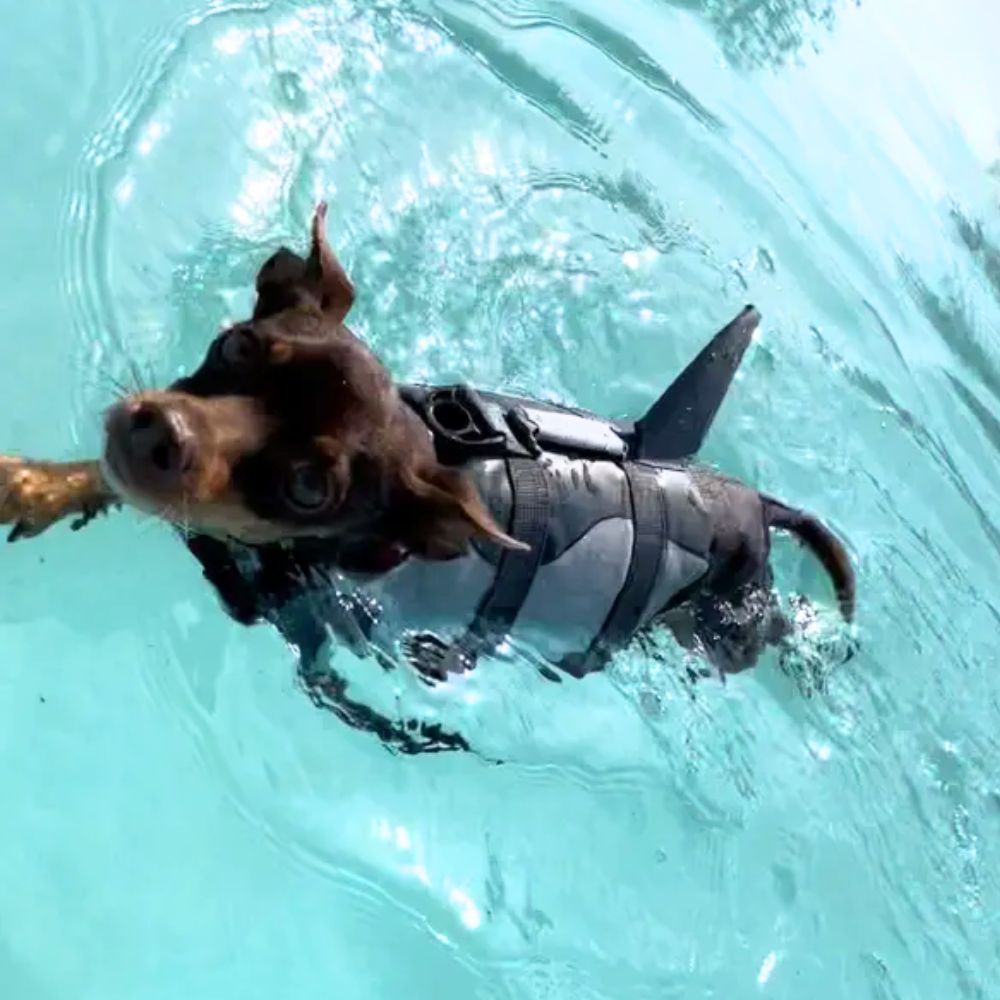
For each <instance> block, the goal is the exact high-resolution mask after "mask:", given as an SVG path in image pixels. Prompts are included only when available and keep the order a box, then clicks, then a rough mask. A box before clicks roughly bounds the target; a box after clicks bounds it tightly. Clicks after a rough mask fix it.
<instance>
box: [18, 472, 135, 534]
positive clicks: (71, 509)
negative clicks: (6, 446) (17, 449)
mask: <svg viewBox="0 0 1000 1000" xmlns="http://www.w3.org/2000/svg"><path fill="white" fill-rule="evenodd" d="M115 502H116V500H115V497H114V496H113V495H112V494H111V493H110V491H109V490H108V488H107V487H106V486H105V484H104V480H103V478H102V477H101V474H100V470H99V468H98V466H97V464H96V463H95V462H33V461H30V460H28V459H24V458H11V457H7V456H0V524H9V525H11V530H10V534H9V535H8V536H7V540H8V541H10V542H16V541H17V540H18V539H20V538H33V537H34V536H36V535H40V534H41V533H42V532H43V531H45V530H46V529H47V528H50V527H51V526H52V525H53V524H55V523H57V522H58V521H61V520H63V519H64V518H67V517H73V518H74V520H73V522H72V525H71V527H72V528H73V530H74V531H75V530H78V529H79V528H82V527H83V526H84V525H85V524H87V523H88V522H90V521H91V520H93V518H95V517H96V516H97V515H98V514H100V513H101V512H102V511H104V510H107V509H108V508H109V507H110V506H112V505H113V504H115Z"/></svg>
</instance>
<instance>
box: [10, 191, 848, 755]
mask: <svg viewBox="0 0 1000 1000" xmlns="http://www.w3.org/2000/svg"><path fill="white" fill-rule="evenodd" d="M325 217H326V206H325V204H321V205H320V206H319V207H318V208H317V210H316V212H315V215H314V217H313V220H312V229H311V245H310V249H309V253H308V256H306V257H302V256H300V255H298V254H296V253H294V252H293V251H291V250H289V249H287V248H284V247H283V248H281V249H279V250H278V251H277V252H276V253H275V254H273V255H272V256H271V257H270V259H268V261H267V262H266V263H265V264H264V265H263V267H262V268H261V270H260V272H259V273H258V275H257V279H256V301H255V305H254V309H253V314H252V316H251V318H250V319H249V320H247V321H245V322H240V323H237V324H235V325H233V326H231V327H229V328H228V329H226V330H224V331H223V332H222V333H221V334H219V335H218V336H217V337H216V338H215V339H214V340H213V342H212V344H211V345H210V347H209V349H208V352H207V354H206V355H205V357H204V359H203V361H202V363H201V365H200V366H199V367H198V368H197V369H196V370H195V371H194V372H192V373H191V374H189V375H185V376H184V377H182V378H180V379H178V380H177V381H176V382H174V383H173V385H171V386H170V387H169V388H167V389H165V390H162V391H143V392H138V393H135V394H133V395H130V396H128V397H126V398H124V399H121V400H119V401H118V402H116V403H115V404H114V405H113V406H111V407H110V409H109V410H108V411H107V413H106V416H105V434H104V438H105V445H104V453H103V456H102V457H101V458H100V459H99V460H94V461H90V462H74V463H52V462H36V461H30V460H26V459H20V458H11V457H5V458H0V489H2V493H0V496H2V503H0V521H2V522H4V523H9V524H12V526H13V527H12V530H11V533H10V539H11V540H17V539H21V538H27V537H32V536H35V535H38V534H40V533H41V532H42V531H44V530H46V529H47V528H49V527H50V526H51V525H53V524H55V523H56V522H58V521H60V520H62V519H64V518H70V519H72V526H73V528H74V529H79V528H82V527H83V526H84V525H86V524H88V523H90V522H91V521H92V520H93V519H94V518H95V517H96V516H97V515H98V514H100V513H102V512H106V511H109V510H111V509H113V508H115V507H118V506H121V505H123V504H124V505H129V506H132V507H134V508H138V509H139V510H142V511H146V512H148V513H151V514H153V515H155V516H157V517H159V518H162V519H164V520H166V521H168V522H170V523H171V524H172V525H174V526H176V527H177V529H178V531H179V532H180V534H181V536H182V537H183V539H184V541H185V543H186V544H187V546H188V548H189V549H190V551H191V552H192V554H193V555H194V556H195V557H196V558H197V559H198V560H199V562H200V563H201V565H202V568H203V571H204V574H205V576H206V578H207V579H208V581H209V582H210V583H211V584H212V585H213V586H214V587H215V589H216V590H217V592H218V594H219V596H220V597H221V599H222V602H223V604H224V606H225V608H226V609H227V610H228V612H229V613H230V615H231V616H232V617H233V618H235V619H236V620H237V621H239V622H241V623H245V624H250V623H253V622H255V621H260V620H262V619H263V620H268V621H271V622H272V623H273V624H275V625H277V627H278V628H279V629H280V630H281V631H282V633H283V634H284V635H285V637H286V638H287V639H288V640H289V641H290V642H292V643H294V644H295V646H296V647H297V648H298V649H299V651H300V653H301V661H302V671H301V672H302V677H303V679H304V681H305V683H306V687H307V690H308V691H309V693H310V694H311V695H312V697H313V698H314V700H315V701H317V703H321V704H323V705H324V706H326V707H330V708H333V710H334V711H336V712H337V713H338V714H339V715H340V716H341V718H343V719H345V721H347V722H349V723H350V724H351V725H354V726H357V727H359V728H363V729H368V730H371V731H374V732H375V733H377V734H378V735H379V736H380V737H381V738H382V739H383V741H384V742H385V743H386V744H387V745H390V746H394V747H396V748H397V749H401V750H404V751H406V752H418V751H420V750H427V749H442V748H445V749H453V748H455V747H462V748H467V747H466V746H465V744H464V741H463V740H462V739H461V737H459V736H456V735H455V734H447V733H445V732H444V731H443V730H440V728H435V727H433V726H426V725H425V726H422V727H415V726H407V725H397V724H396V723H393V722H392V721H390V720H388V719H385V718H383V717H382V716H380V715H378V713H376V712H374V711H373V710H371V709H368V708H367V707H366V706H365V705H364V704H363V703H361V702H359V701H357V700H354V699H353V698H352V697H350V696H349V695H348V693H347V685H346V682H345V681H344V680H343V679H342V678H340V677H339V676H337V675H336V674H333V673H331V672H330V671H329V670H328V669H324V668H323V666H322V663H323V659H324V649H325V648H326V646H327V645H328V644H329V642H330V640H331V637H333V638H334V639H335V640H339V641H341V642H344V643H347V644H348V645H349V646H350V647H351V648H353V649H354V650H355V651H356V652H358V653H359V654H360V655H362V656H367V655H371V656H372V657H373V658H374V659H376V660H377V661H378V662H380V663H381V664H382V665H383V666H386V667H390V666H393V665H395V664H397V663H399V662H400V660H403V661H408V662H409V663H410V664H412V665H413V666H414V667H416V669H417V670H419V671H420V673H421V675H422V676H424V677H426V678H428V679H429V680H432V681H441V680H444V679H446V678H448V677H449V676H452V675H454V674H458V673H462V672H464V671H467V670H470V669H472V668H473V667H474V666H475V664H476V661H477V660H478V659H479V658H481V657H482V656H484V655H489V654H490V653H491V652H492V651H494V650H495V649H496V648H497V646H498V645H499V644H500V643H501V642H503V641H504V639H505V638H506V637H507V636H508V635H510V634H520V635H522V636H523V637H525V638H526V640H527V641H529V642H530V643H531V644H532V646H533V648H535V649H536V650H538V651H539V653H540V655H541V656H542V658H543V659H544V661H545V663H546V664H547V666H544V667H543V668H542V669H543V672H545V673H546V676H549V677H551V678H552V679H560V678H561V677H563V676H566V675H572V676H583V675H584V674H586V673H589V672H591V671H594V670H599V669H601V668H602V667H603V666H604V665H605V664H606V662H607V660H608V657H609V656H610V655H611V654H612V653H613V652H614V651H615V650H617V649H621V648H622V647H625V646H627V645H628V644H629V643H631V642H632V641H634V640H636V639H637V637H641V636H643V635H645V634H648V632H649V630H650V629H653V628H656V627H657V626H663V627H666V628H668V629H669V630H670V631H671V632H672V633H673V635H674V636H675V638H676V639H677V640H678V642H679V643H680V644H681V645H682V646H683V647H685V648H687V649H691V650H695V651H696V652H698V653H700V654H701V655H702V657H703V658H704V659H705V661H706V662H708V663H710V664H712V665H713V666H714V668H715V669H716V670H717V671H718V672H719V673H720V674H722V675H723V676H724V675H726V674H728V673H733V672H737V671H740V670H743V669H746V668H747V667H749V666H752V665H753V664H754V663H755V662H756V661H757V659H758V657H759V655H760V653H761V652H762V650H763V649H765V648H766V647H767V646H769V645H774V644H777V643H780V642H782V641H783V640H784V639H786V638H787V637H788V636H789V634H790V632H791V625H790V624H789V622H788V621H787V619H786V618H785V617H784V615H783V614H782V613H781V610H780V608H779V605H778V602H777V599H776V596H775V594H774V589H773V580H772V573H771V569H770V566H769V553H770V532H771V529H783V530H786V531H788V532H790V533H792V534H793V535H795V536H796V537H797V538H798V539H799V540H800V541H801V542H802V543H803V544H804V545H805V546H806V547H808V548H809V549H810V550H811V551H812V552H813V553H814V554H815V555H816V556H817V557H818V559H819V561H820V562H821V564H822V565H823V566H824V567H825V569H826V570H827V572H828V574H829V576H830V577H831V579H832V581H833V584H834V588H835V591H836V595H837V600H838V603H839V607H840V611H841V612H842V614H843V616H844V618H845V619H847V620H848V621H849V620H851V618H852V617H853V614H854V607H855V576H854V571H853V569H852V566H851V562H850V559H849V557H848V554H847V551H846V549H845V547H844V545H843V544H842V543H841V542H840V540H839V539H838V538H837V537H836V536H835V535H834V534H833V533H832V532H831V531H830V530H829V529H828V528H826V527H825V526H824V525H823V524H821V523H820V522H819V521H818V520H817V519H816V518H815V517H813V516H811V515H809V514H806V513H804V512H802V511H798V510H795V509H793V508H791V507H789V506H787V505H785V504H783V503H781V502H779V501H777V500H775V499H773V498H770V497H767V496H764V495H762V494H760V493H758V492H757V491H756V490H754V489H752V488H751V487H749V486H746V485H743V484H741V483H739V482H737V481H735V480H733V479H731V478H729V477H726V476H724V475H721V474H719V473H717V472H715V471H713V470H710V469H708V468H705V467H702V466H700V465H698V464H697V463H696V462H695V461H693V460H692V456H693V455H694V453H695V452H696V451H697V447H698V446H699V445H700V443H701V440H702V439H703V437H704V435H705V433H706V432H707V429H708V427H709V425H710V424H711V421H712V419H713V418H714V416H715V413H716V411H717V410H718V407H719V405H720V404H721V401H722V398H723V396H724V395H725V393H726V390H727V389H728V386H729V380H730V378H731V376H732V373H733V372H734V371H735V368H736V366H737V365H738V363H739V360H740V358H741V357H742V352H743V350H745V348H746V345H747V343H748V342H749V337H750V334H751V333H752V332H753V329H754V328H755V327H756V324H757V322H758V320H759V317H757V315H756V313H755V311H754V310H752V308H750V307H748V308H747V310H745V311H744V313H742V314H741V316H740V317H738V318H737V319H736V320H734V322H733V323H732V324H730V325H729V326H728V327H726V328H725V329H724V330H723V331H722V332H721V333H720V334H719V335H718V336H717V337H716V338H715V339H714V340H713V342H712V343H711V344H710V345H709V347H708V348H706V350H705V351H703V352H702V354H701V355H699V357H698V358H696V359H695V362H693V363H692V365H691V366H689V368H688V369H687V370H686V371H685V372H684V373H683V374H682V376H681V377H680V378H679V379H677V380H676V381H675V383H674V384H673V385H672V386H671V387H670V389H668V391H667V392H666V393H665V394H664V396H663V397H661V399H660V400H659V401H658V402H657V404H656V405H654V407H653V408H652V409H651V410H650V411H649V413H648V414H647V415H646V417H644V418H643V419H642V420H640V421H638V422H636V423H635V424H627V423H623V422H613V421H604V420H602V419H601V418H599V417H596V416H594V415H593V414H589V413H586V412H585V411H580V410H573V409H570V408H567V407H560V406H555V405H553V404H547V403H543V402H540V401H537V400H526V399H519V398H515V397H507V396H503V395H500V394H495V393H483V392H477V391H475V390H472V389H469V388H468V387H464V386H453V387H428V386H398V385H397V384H396V383H394V381H393V379H392V378H391V377H390V375H389V373H388V372H387V370H386V369H385V367H384V366H383V365H382V363H381V362H380V361H379V360H378V358H377V357H376V356H375V355H374V354H373V353H372V351H371V350H370V349H369V348H368V347H367V346H366V345H365V344H364V343H363V342H362V341H361V340H360V339H359V338H358V337H356V336H355V335H354V334H353V333H352V332H351V331H350V330H349V329H348V327H347V326H346V325H345V321H346V319H347V316H348V313H349V312H350V310H351V307H352V305H353V303H354V300H355V290H354V286H353V285H352V283H351V281H350V279H349V278H348V276H347V274H346V272H345V271H344V268H343V267H342V265H341V264H340V262H339V261H338V259H337V257H336V255H335V254H334V252H333V251H332V249H331V248H330V245H329V243H328V241H327V238H326V235H325Z"/></svg>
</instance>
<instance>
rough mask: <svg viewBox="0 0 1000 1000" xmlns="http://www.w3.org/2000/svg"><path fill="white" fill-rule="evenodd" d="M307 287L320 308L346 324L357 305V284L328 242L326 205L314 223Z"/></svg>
mask: <svg viewBox="0 0 1000 1000" xmlns="http://www.w3.org/2000/svg"><path fill="white" fill-rule="evenodd" d="M305 279H306V285H307V287H308V288H309V290H310V291H311V292H312V294H313V295H314V296H315V297H316V298H317V299H318V300H319V304H320V308H321V309H322V310H323V312H325V313H327V314H329V315H330V316H331V317H332V318H333V319H334V320H336V321H337V322H338V323H342V322H343V321H344V319H345V318H346V316H347V314H348V313H349V312H350V311H351V306H352V305H354V285H353V284H351V279H350V278H348V277H347V272H346V271H345V270H344V268H343V267H342V266H341V263H340V261H339V260H337V255H336V254H335V253H334V252H333V250H332V249H331V248H330V244H329V243H328V242H327V239H326V202H325V201H321V202H320V203H319V204H318V205H317V206H316V212H315V214H314V215H313V220H312V247H311V249H310V251H309V259H308V260H307V261H306V274H305Z"/></svg>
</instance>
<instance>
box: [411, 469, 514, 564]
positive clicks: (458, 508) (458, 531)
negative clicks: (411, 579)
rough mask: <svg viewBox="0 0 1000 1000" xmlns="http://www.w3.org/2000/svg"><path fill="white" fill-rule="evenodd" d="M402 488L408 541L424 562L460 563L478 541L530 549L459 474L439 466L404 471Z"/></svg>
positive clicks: (506, 547)
mask: <svg viewBox="0 0 1000 1000" xmlns="http://www.w3.org/2000/svg"><path fill="white" fill-rule="evenodd" d="M400 486H401V487H402V490H403V494H404V496H403V498H402V500H403V505H404V511H403V513H402V515H401V517H400V521H401V523H402V525H403V535H404V538H403V541H404V543H405V544H406V546H407V548H409V549H410V551H411V552H413V553H414V555H418V556H423V557H424V558H425V559H437V560H445V559H455V558H457V557H458V556H462V555H465V553H466V552H467V551H468V549H469V543H470V542H471V541H472V539H473V538H482V539H485V540H488V541H491V542H494V543H496V544H497V545H499V546H501V547H502V548H505V549H520V550H526V549H527V548H528V546H526V545H525V544H524V543H523V542H519V541H517V539H515V538H511V537H510V535H508V534H506V533H504V532H503V531H501V530H500V528H499V527H498V526H497V523H496V522H495V521H494V520H493V518H492V517H491V516H490V512H489V511H488V510H487V509H486V505H485V504H484V503H483V501H482V499H481V498H480V496H479V494H478V492H477V491H476V488H475V487H474V486H473V485H472V483H470V482H469V480H468V479H466V477H465V476H463V475H462V474H461V473H460V472H458V471H456V470H453V469H445V468H443V467H442V466H436V467H431V468H425V469H414V468H411V467H408V468H406V469H404V471H403V474H402V477H401V480H400Z"/></svg>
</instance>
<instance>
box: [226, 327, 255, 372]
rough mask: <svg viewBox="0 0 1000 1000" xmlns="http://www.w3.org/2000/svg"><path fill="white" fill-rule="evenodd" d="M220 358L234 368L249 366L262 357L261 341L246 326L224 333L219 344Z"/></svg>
mask: <svg viewBox="0 0 1000 1000" xmlns="http://www.w3.org/2000/svg"><path fill="white" fill-rule="evenodd" d="M218 357H219V360H220V361H222V362H223V363H224V364H227V365H231V366H232V367H234V368H248V367H250V366H251V365H253V364H255V363H256V362H257V360H258V359H259V358H260V341H259V340H258V339H257V337H256V336H255V335H254V334H253V332H252V331H250V330H248V329H246V327H236V328H235V329H234V330H230V331H229V332H228V333H226V334H223V336H222V339H221V340H220V341H219V346H218Z"/></svg>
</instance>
